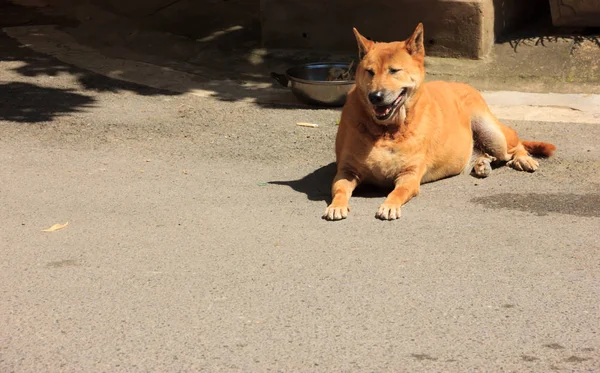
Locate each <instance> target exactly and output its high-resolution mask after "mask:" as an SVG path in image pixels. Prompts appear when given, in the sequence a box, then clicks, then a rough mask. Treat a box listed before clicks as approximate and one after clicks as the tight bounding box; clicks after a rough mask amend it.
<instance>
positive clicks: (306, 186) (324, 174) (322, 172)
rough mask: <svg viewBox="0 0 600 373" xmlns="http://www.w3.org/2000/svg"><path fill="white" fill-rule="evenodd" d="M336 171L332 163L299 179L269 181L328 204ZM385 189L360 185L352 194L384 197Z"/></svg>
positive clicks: (355, 195)
mask: <svg viewBox="0 0 600 373" xmlns="http://www.w3.org/2000/svg"><path fill="white" fill-rule="evenodd" d="M335 173H336V164H335V162H331V163H330V164H328V165H326V166H323V167H320V168H318V169H316V170H315V171H313V172H311V173H310V174H308V175H306V176H304V177H303V178H302V179H299V180H290V181H269V184H273V185H286V186H289V187H290V188H292V189H293V190H295V191H296V192H299V193H304V194H306V198H308V199H309V200H311V201H324V202H325V203H327V204H330V203H331V183H332V181H333V178H334V177H335ZM389 192H390V191H389V190H385V189H382V188H379V187H376V186H373V185H368V184H365V185H359V187H358V188H356V190H355V191H354V193H353V194H352V196H353V197H359V198H360V197H363V198H382V197H385V196H386V195H387V193H389Z"/></svg>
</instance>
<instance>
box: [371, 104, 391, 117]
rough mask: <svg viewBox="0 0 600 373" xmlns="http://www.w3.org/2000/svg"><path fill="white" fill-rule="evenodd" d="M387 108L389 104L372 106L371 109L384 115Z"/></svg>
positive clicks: (377, 113)
mask: <svg viewBox="0 0 600 373" xmlns="http://www.w3.org/2000/svg"><path fill="white" fill-rule="evenodd" d="M388 109H389V106H373V111H375V115H378V116H380V115H385V114H387V111H388Z"/></svg>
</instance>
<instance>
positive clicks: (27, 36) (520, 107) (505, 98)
mask: <svg viewBox="0 0 600 373" xmlns="http://www.w3.org/2000/svg"><path fill="white" fill-rule="evenodd" d="M3 31H4V32H5V33H6V34H7V35H9V36H10V37H12V38H14V39H16V40H18V41H19V42H20V43H21V44H23V45H25V46H27V47H29V48H31V49H32V50H34V51H36V52H39V53H44V54H48V55H51V56H53V57H55V58H57V59H58V60H60V61H62V62H64V63H68V64H72V65H75V66H77V67H80V68H83V69H86V70H90V71H92V72H95V73H98V74H102V75H105V76H108V77H111V78H114V79H120V80H124V81H128V82H132V83H137V84H141V85H146V86H149V87H153V88H157V89H165V90H170V91H174V92H180V93H182V94H188V95H194V96H198V97H204V98H213V99H224V100H232V101H243V102H251V103H257V104H263V105H271V106H281V107H298V106H299V104H298V102H297V101H296V99H295V98H294V97H293V95H292V94H291V92H290V91H289V90H286V89H281V88H273V86H272V85H271V84H269V83H239V82H234V81H231V80H206V77H203V78H204V79H199V76H198V75H195V74H191V73H187V72H183V71H179V70H176V69H173V68H169V67H164V66H158V65H154V64H150V63H146V62H140V61H132V60H126V59H119V58H113V57H107V56H105V55H103V54H101V53H99V52H98V51H97V50H95V49H93V48H90V47H87V46H84V45H81V44H79V43H78V42H77V41H76V40H75V39H73V37H72V36H70V35H69V34H68V33H65V32H63V31H60V30H58V29H57V28H56V27H55V26H52V25H49V26H21V27H8V28H4V29H3ZM216 87H218V95H217V89H216ZM241 91H243V92H244V94H243V95H240V92H241ZM249 92H250V93H251V94H248V93H249ZM482 94H483V96H484V97H485V99H486V100H487V102H488V104H489V105H490V109H491V110H492V112H494V114H495V115H496V116H497V117H498V118H499V119H502V120H523V121H542V122H565V123H566V122H569V123H595V124H600V95H596V94H555V93H548V94H541V93H522V92H509V91H486V92H482Z"/></svg>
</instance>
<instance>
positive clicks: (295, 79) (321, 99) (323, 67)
mask: <svg viewBox="0 0 600 373" xmlns="http://www.w3.org/2000/svg"><path fill="white" fill-rule="evenodd" d="M335 67H338V68H341V69H343V70H348V69H349V68H350V64H348V63H342V62H319V63H309V64H305V65H300V66H296V67H292V68H290V69H288V70H287V71H286V72H285V75H283V74H277V73H271V76H272V77H273V78H274V79H275V80H277V81H278V82H279V83H280V84H281V85H283V86H284V87H288V86H289V87H290V88H291V90H292V93H293V94H294V95H295V96H296V98H298V100H300V101H302V102H304V103H306V104H309V105H318V106H343V105H344V103H345V102H346V96H347V95H348V91H350V89H351V88H352V87H353V86H354V80H334V81H328V80H327V77H328V75H329V71H330V70H331V69H332V68H335Z"/></svg>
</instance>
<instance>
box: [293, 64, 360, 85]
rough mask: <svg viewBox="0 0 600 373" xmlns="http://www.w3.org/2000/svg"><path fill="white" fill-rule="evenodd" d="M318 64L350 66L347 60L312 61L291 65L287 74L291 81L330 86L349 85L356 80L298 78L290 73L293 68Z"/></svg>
mask: <svg viewBox="0 0 600 373" xmlns="http://www.w3.org/2000/svg"><path fill="white" fill-rule="evenodd" d="M318 65H325V66H331V67H334V66H339V65H341V66H346V67H348V66H350V64H349V63H347V62H311V63H305V64H303V65H297V66H293V67H290V68H289V69H287V70H286V72H285V76H286V77H287V78H288V80H289V81H291V82H298V83H304V84H312V85H328V86H332V85H349V84H354V83H355V82H356V81H355V80H331V81H329V80H309V79H302V78H297V77H295V76H293V75H291V74H290V73H291V72H292V71H293V70H296V69H302V68H307V67H314V66H318Z"/></svg>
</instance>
